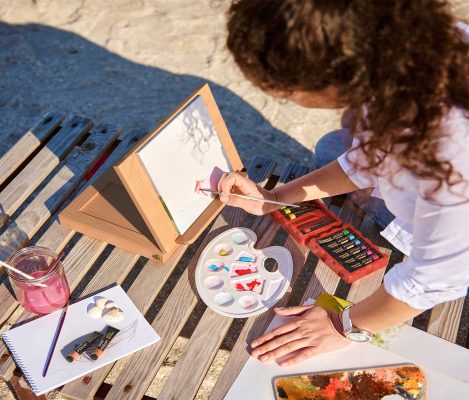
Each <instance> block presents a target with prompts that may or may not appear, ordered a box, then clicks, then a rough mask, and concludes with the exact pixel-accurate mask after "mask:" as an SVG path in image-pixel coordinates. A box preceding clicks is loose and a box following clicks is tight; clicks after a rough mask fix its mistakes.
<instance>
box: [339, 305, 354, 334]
mask: <svg viewBox="0 0 469 400" xmlns="http://www.w3.org/2000/svg"><path fill="white" fill-rule="evenodd" d="M351 308H352V306H348V307H345V308H344V310H343V311H342V314H341V317H342V318H341V319H342V329H343V330H344V335H345V336H347V334H349V333H350V332H352V329H353V324H352V320H351V319H350V309H351Z"/></svg>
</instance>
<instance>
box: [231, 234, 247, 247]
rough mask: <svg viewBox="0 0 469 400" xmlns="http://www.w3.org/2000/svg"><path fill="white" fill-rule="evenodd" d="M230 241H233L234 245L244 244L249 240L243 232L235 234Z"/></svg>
mask: <svg viewBox="0 0 469 400" xmlns="http://www.w3.org/2000/svg"><path fill="white" fill-rule="evenodd" d="M231 240H232V241H233V243H234V244H239V245H241V244H246V243H247V242H249V238H248V237H247V235H246V234H245V233H244V232H236V233H234V234H233V235H231Z"/></svg>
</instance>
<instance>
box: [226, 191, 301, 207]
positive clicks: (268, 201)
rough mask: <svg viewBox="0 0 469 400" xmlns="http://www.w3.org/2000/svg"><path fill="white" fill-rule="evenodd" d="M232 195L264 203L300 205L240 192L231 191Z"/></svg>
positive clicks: (286, 205)
mask: <svg viewBox="0 0 469 400" xmlns="http://www.w3.org/2000/svg"><path fill="white" fill-rule="evenodd" d="M230 196H236V197H240V198H242V199H246V200H253V201H261V202H263V203H270V204H276V205H278V206H285V207H299V205H297V204H290V203H282V202H281V201H275V200H268V199H259V198H258V197H251V196H246V195H244V194H238V193H230Z"/></svg>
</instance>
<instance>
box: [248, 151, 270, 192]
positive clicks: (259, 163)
mask: <svg viewBox="0 0 469 400" xmlns="http://www.w3.org/2000/svg"><path fill="white" fill-rule="evenodd" d="M275 166H276V163H275V161H273V160H271V159H269V158H266V157H261V156H257V157H256V158H255V159H254V161H253V162H252V164H251V165H250V166H249V168H248V169H247V171H246V172H247V174H248V177H249V178H250V179H252V180H254V182H256V183H258V184H260V185H262V186H265V184H266V183H267V179H269V177H270V176H271V175H272V174H273V173H274V169H275Z"/></svg>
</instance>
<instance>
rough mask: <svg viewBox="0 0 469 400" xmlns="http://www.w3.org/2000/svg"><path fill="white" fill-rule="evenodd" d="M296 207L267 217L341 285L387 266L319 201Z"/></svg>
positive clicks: (365, 241)
mask: <svg viewBox="0 0 469 400" xmlns="http://www.w3.org/2000/svg"><path fill="white" fill-rule="evenodd" d="M299 205H300V207H298V208H289V207H283V208H281V209H280V210H277V211H274V212H273V213H271V216H272V218H273V219H274V220H275V221H277V222H278V223H279V224H280V225H281V226H282V227H283V228H284V229H285V230H286V231H287V232H288V233H289V234H290V235H291V236H292V237H293V238H294V239H295V240H296V241H297V242H298V243H300V244H302V245H306V246H308V247H309V248H310V249H311V251H312V252H313V253H314V254H315V255H316V256H318V257H319V258H320V259H321V260H323V261H324V263H325V264H326V265H327V266H328V267H329V268H331V269H332V270H333V271H334V272H335V273H337V275H339V276H340V277H341V278H342V279H343V280H344V281H345V282H347V283H352V282H355V281H356V280H358V279H360V278H363V277H364V276H366V275H368V274H370V273H372V272H374V271H376V270H378V269H380V268H384V267H385V266H386V265H387V264H388V262H389V257H388V256H387V255H385V254H383V253H382V252H381V251H380V250H379V248H378V247H377V246H376V245H374V244H373V243H372V242H371V241H370V240H369V239H368V238H366V237H365V236H363V234H362V233H361V232H360V231H358V230H357V229H356V228H355V227H353V226H352V225H350V224H344V223H343V221H342V220H341V219H340V218H338V217H337V216H336V215H335V214H334V213H332V212H331V211H329V210H328V209H327V208H326V206H325V205H324V204H323V203H322V202H321V201H319V200H312V201H306V202H303V203H299Z"/></svg>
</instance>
